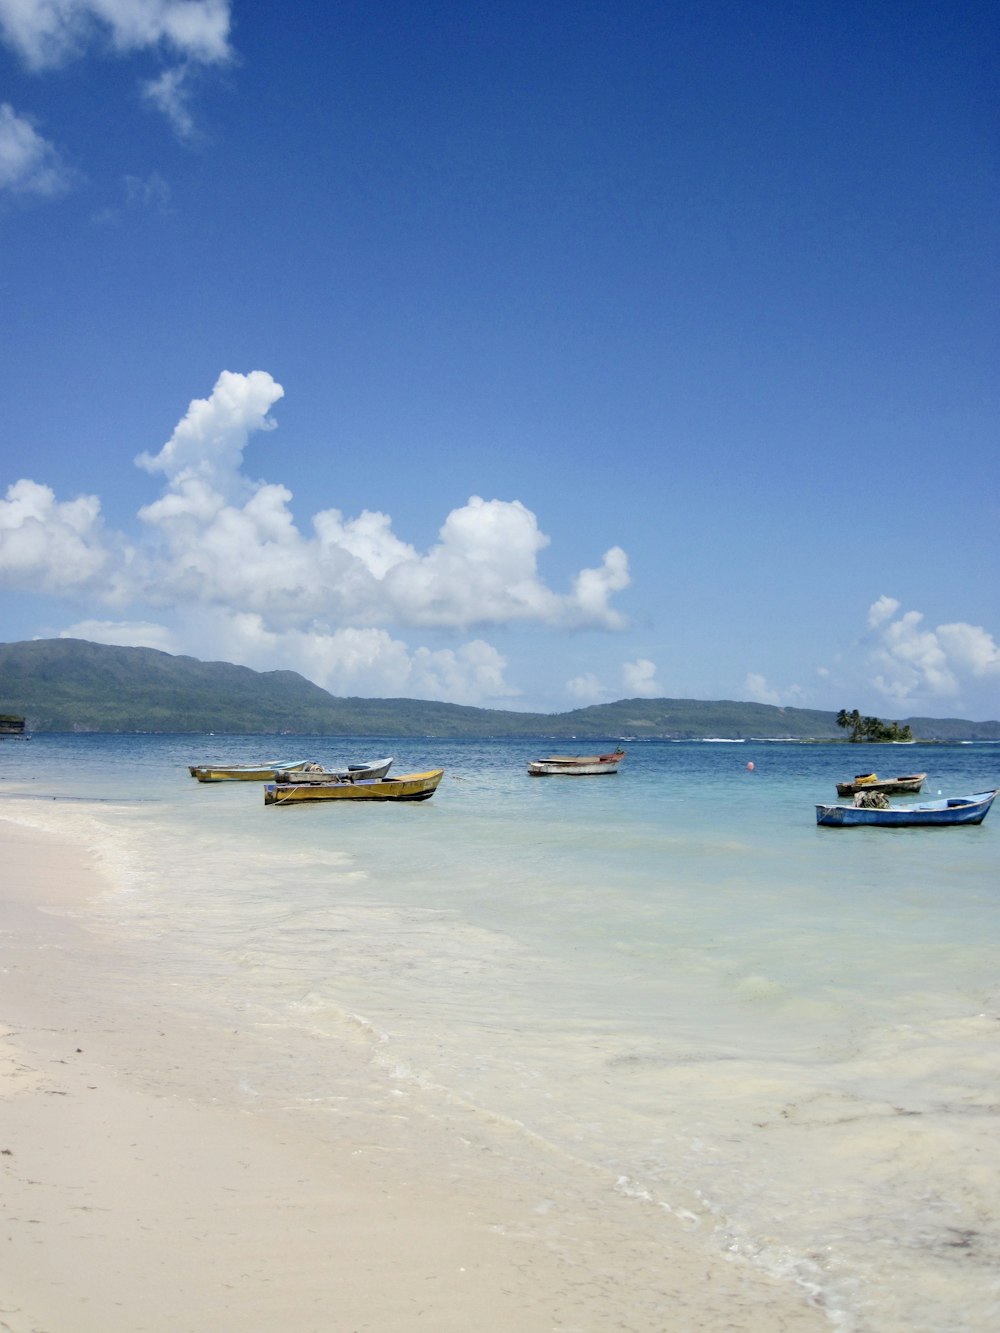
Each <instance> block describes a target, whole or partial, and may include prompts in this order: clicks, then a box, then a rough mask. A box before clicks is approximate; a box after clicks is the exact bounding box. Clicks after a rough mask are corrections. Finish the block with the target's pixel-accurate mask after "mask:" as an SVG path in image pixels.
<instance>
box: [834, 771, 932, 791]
mask: <svg viewBox="0 0 1000 1333" xmlns="http://www.w3.org/2000/svg"><path fill="white" fill-rule="evenodd" d="M926 779H927V774H926V773H904V774H903V775H902V776H900V777H898V778H880V777H879V776H878V774H877V773H857V774H855V777H854V781H853V782H838V783H837V795H838V796H856V795H857V793H858V792H859V791H881V792H884V793H885V794H886V796H899V795H901V794H902V793H903V792H918V791H919V790H920V788H921V787H922V786H923V785H924V782H925V781H926Z"/></svg>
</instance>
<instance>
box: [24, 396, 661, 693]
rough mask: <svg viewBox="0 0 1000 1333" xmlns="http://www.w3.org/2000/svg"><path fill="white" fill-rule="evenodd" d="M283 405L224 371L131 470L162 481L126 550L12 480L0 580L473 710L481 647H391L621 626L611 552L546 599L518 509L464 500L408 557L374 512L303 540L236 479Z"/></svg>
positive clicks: (287, 499) (219, 647)
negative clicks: (409, 638) (422, 637)
mask: <svg viewBox="0 0 1000 1333" xmlns="http://www.w3.org/2000/svg"><path fill="white" fill-rule="evenodd" d="M282 394H283V390H282V388H281V385H279V384H277V383H276V382H275V380H274V379H273V378H272V377H271V376H270V375H269V374H267V373H266V372H265V371H254V372H252V373H250V374H247V375H243V374H237V373H235V372H230V371H225V372H223V374H221V375H220V376H219V378H218V380H217V382H216V384H215V386H214V388H213V390H212V393H211V394H210V395H209V397H208V398H205V399H195V400H194V401H193V402H192V403H191V404H190V405H189V407H188V409H187V412H186V413H185V415H184V416H183V418H182V419H181V420H180V422H179V423H178V425H177V426H176V428H175V429H174V431H173V432H172V433H171V435H170V438H169V439H168V440H167V442H166V443H165V444H164V445H163V446H162V448H161V449H159V451H158V452H156V453H155V454H151V453H142V454H140V455H139V456H138V457H137V458H136V460H135V461H136V463H137V465H138V466H140V467H141V468H142V469H144V470H145V471H147V472H148V473H150V474H151V475H154V476H155V475H160V476H162V478H163V479H164V485H163V489H162V491H161V494H160V496H159V497H158V498H157V499H155V500H153V501H152V502H151V503H150V504H148V505H146V506H144V507H143V508H141V509H140V510H139V518H140V520H141V522H142V524H143V525H144V529H145V535H144V538H143V539H142V540H141V541H140V542H138V543H135V544H129V543H127V542H126V541H125V540H124V539H123V538H121V537H120V536H118V535H117V534H114V533H110V534H109V533H106V532H105V531H104V529H103V526H102V525H101V523H100V505H99V502H98V500H97V498H96V497H93V496H91V497H83V498H82V499H80V500H76V501H71V502H69V503H67V504H60V503H59V502H57V501H56V498H55V496H54V494H53V492H52V491H51V490H49V489H48V488H47V487H44V486H39V485H38V484H37V483H35V482H32V481H21V482H18V483H17V485H16V486H14V487H12V488H11V490H10V491H9V492H8V499H7V501H6V502H5V503H2V504H0V583H2V582H4V581H6V582H7V583H8V584H9V585H10V586H16V587H19V588H23V589H26V590H29V591H36V592H54V591H60V592H63V593H65V594H67V595H72V594H73V593H78V594H79V595H80V596H79V598H78V600H81V601H83V600H84V595H86V597H88V598H91V599H93V598H96V599H97V600H99V601H104V602H113V603H115V604H116V605H119V606H121V607H122V608H123V609H126V608H128V609H132V610H133V611H134V612H138V613H139V615H140V616H143V617H144V616H146V615H148V614H149V612H150V611H153V612H154V614H155V613H156V608H162V609H164V611H165V610H166V609H168V608H169V617H168V618H169V619H171V621H173V622H176V624H177V629H176V632H175V633H174V636H173V638H169V637H166V638H163V639H159V638H157V644H159V643H160V642H172V643H178V644H183V645H184V648H185V649H186V650H187V651H191V647H192V645H194V646H195V651H196V652H197V655H198V656H199V657H204V656H205V655H206V653H215V654H217V655H219V656H222V657H226V658H228V659H229V660H233V661H240V662H244V663H246V664H247V665H259V666H261V667H273V666H275V665H287V666H289V667H292V668H293V669H296V670H300V671H301V672H302V673H303V674H304V675H307V676H308V677H309V678H310V679H313V680H315V681H317V683H320V684H323V685H325V686H326V687H327V688H334V689H336V690H337V692H340V693H350V692H352V691H353V692H356V693H369V694H372V693H374V694H379V693H388V694H393V693H396V694H407V695H410V696H412V697H428V698H436V697H437V698H440V697H445V698H449V699H451V700H452V701H455V702H470V703H471V702H474V701H475V702H479V701H482V700H487V699H489V700H503V699H505V698H510V697H511V696H512V695H513V694H514V693H515V691H514V690H513V689H512V687H511V686H509V685H508V684H507V683H506V681H505V679H504V671H505V669H506V665H507V664H506V661H505V659H504V658H503V657H502V656H501V654H500V653H499V652H498V651H497V649H496V648H495V647H493V646H492V645H490V644H489V643H487V642H485V641H484V640H483V639H482V638H479V637H473V638H471V639H470V640H469V641H467V642H464V643H460V644H453V643H449V644H448V645H447V646H445V647H440V646H439V647H435V648H432V647H427V646H418V647H411V646H408V645H407V644H406V643H404V642H402V641H401V640H400V639H399V638H398V637H394V634H398V633H399V631H400V630H406V629H410V630H413V629H418V630H426V631H431V632H443V633H447V634H449V635H450V634H456V633H462V632H468V631H471V630H473V629H475V628H476V627H478V626H483V625H512V624H516V623H527V624H535V625H537V626H541V627H544V628H548V629H555V630H567V629H576V628H596V629H603V630H609V629H616V628H618V627H619V626H620V625H621V624H622V623H623V618H622V617H621V615H620V614H619V613H618V612H617V611H616V610H615V609H614V608H613V607H612V606H611V597H612V596H613V594H614V592H616V591H617V590H618V589H619V588H622V587H624V586H625V585H626V584H627V583H628V579H629V575H628V561H627V558H626V556H625V553H624V552H623V551H622V550H621V549H620V548H619V547H613V548H612V549H611V550H610V551H608V552H607V553H606V554H605V555H604V557H603V559H602V561H601V563H600V565H599V566H597V567H595V568H593V569H585V570H583V571H581V572H580V573H578V574H577V575H576V576H575V578H573V579H572V580H571V583H570V589H569V591H568V592H557V591H555V590H553V589H552V588H550V587H549V586H548V584H547V583H546V582H545V580H544V578H543V576H542V573H541V570H540V569H539V564H538V562H539V557H540V555H541V553H542V552H543V551H544V550H545V548H546V547H547V546H548V545H549V538H548V537H547V536H546V535H545V533H543V532H542V531H541V529H540V527H539V524H538V520H537V518H536V516H535V515H534V514H533V513H532V512H531V510H529V509H528V508H527V507H526V506H525V505H524V504H522V503H521V502H520V501H519V500H509V501H508V500H500V499H491V500H486V499H483V498H481V497H479V496H472V497H470V499H469V501H468V502H467V503H466V504H465V505H462V506H460V507H459V508H457V509H454V510H452V511H451V513H449V514H448V515H447V516H446V517H445V520H444V522H443V523H442V525H441V528H440V530H439V533H438V539H437V541H436V542H434V544H433V545H432V546H431V547H430V548H429V549H428V550H426V551H423V552H422V551H420V550H418V549H417V548H416V547H414V546H413V545H411V544H410V543H408V542H406V541H404V540H403V539H402V538H400V537H398V536H397V535H396V534H395V532H394V531H393V527H392V520H391V518H390V517H389V516H388V515H387V514H382V513H378V512H376V511H370V510H365V511H363V512H362V513H361V514H360V515H358V516H357V517H353V518H349V517H345V516H344V515H343V514H342V513H341V512H340V511H339V510H337V509H332V508H331V509H324V510H321V511H320V512H318V513H316V514H314V516H313V517H312V520H311V524H310V525H309V526H307V527H305V528H302V527H300V526H299V525H298V524H297V522H296V519H295V515H294V514H293V511H292V499H293V497H292V494H291V492H290V491H289V490H287V489H286V488H285V487H284V486H282V485H281V484H280V483H276V482H264V481H257V482H254V481H251V480H250V479H249V478H248V477H247V476H246V475H245V473H244V471H243V467H242V465H243V455H244V451H245V449H246V447H247V444H248V442H249V441H250V439H251V438H252V437H253V435H254V434H255V433H256V432H259V431H265V430H271V429H273V428H274V425H275V423H274V421H273V420H272V418H271V416H270V415H269V413H270V409H271V408H272V407H273V406H274V404H275V403H276V402H278V400H279V399H280V398H281V397H282ZM271 456H272V457H277V456H278V455H277V454H274V453H273V452H272V455H271ZM88 623H89V624H92V625H94V626H95V635H94V637H97V638H98V639H99V640H100V641H105V642H108V641H111V639H110V638H109V636H111V635H119V634H122V635H124V634H126V633H127V632H128V631H127V630H125V629H122V630H120V631H119V629H116V627H115V626H114V625H113V624H112V623H111V622H108V621H103V620H100V619H99V618H96V617H95V618H91V617H89V616H88V619H87V621H82V622H81V624H88ZM136 624H137V625H138V628H137V629H136V630H135V632H136V633H141V634H143V635H144V636H145V638H144V640H143V641H149V640H150V636H154V635H157V633H158V631H157V627H156V626H155V625H153V623H152V621H151V620H145V619H142V620H139V619H138V618H137V621H136ZM163 634H164V635H167V631H165V630H164V631H163ZM116 641H118V640H116ZM209 645H214V646H211V647H210V646H209ZM637 665H638V664H637ZM639 669H640V673H641V672H642V668H641V666H640V668H639ZM642 680H644V681H646V682H647V684H648V680H649V676H648V674H646V675H642Z"/></svg>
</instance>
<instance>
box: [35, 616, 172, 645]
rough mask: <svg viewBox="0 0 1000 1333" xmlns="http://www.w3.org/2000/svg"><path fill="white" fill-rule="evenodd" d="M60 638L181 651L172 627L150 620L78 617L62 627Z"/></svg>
mask: <svg viewBox="0 0 1000 1333" xmlns="http://www.w3.org/2000/svg"><path fill="white" fill-rule="evenodd" d="M58 637H59V638H60V639H86V640H87V641H88V643H107V644H111V645H113V646H116V647H119V648H159V650H160V651H161V652H164V653H176V652H178V651H179V649H178V647H177V640H176V637H175V636H174V634H173V633H172V631H170V630H169V629H167V628H166V627H165V626H163V625H154V624H153V623H152V622H151V621H148V620H78V621H77V622H76V624H75V625H70V626H69V627H68V628H67V629H64V630H60V632H59V635H58Z"/></svg>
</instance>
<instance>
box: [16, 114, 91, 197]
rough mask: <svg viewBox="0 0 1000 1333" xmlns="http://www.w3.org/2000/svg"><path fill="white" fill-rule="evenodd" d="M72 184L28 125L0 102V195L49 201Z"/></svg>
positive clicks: (56, 157) (48, 147)
mask: <svg viewBox="0 0 1000 1333" xmlns="http://www.w3.org/2000/svg"><path fill="white" fill-rule="evenodd" d="M73 180H74V175H73V173H72V172H71V171H70V170H69V169H68V168H67V167H66V166H65V165H64V163H63V162H62V160H61V159H60V157H59V154H58V153H57V152H56V150H55V148H54V147H53V146H52V144H51V143H49V141H48V140H47V139H43V138H42V136H41V135H40V134H39V133H38V131H37V130H36V129H35V127H34V125H33V123H32V121H31V120H30V119H29V118H28V117H27V116H19V115H18V114H17V113H16V112H15V110H14V108H13V107H12V106H11V105H10V103H9V102H0V193H2V192H4V191H6V192H8V193H9V194H19V195H37V196H40V197H42V198H52V197H53V196H55V195H58V194H63V193H64V192H65V191H66V190H68V189H70V187H71V186H72V184H73Z"/></svg>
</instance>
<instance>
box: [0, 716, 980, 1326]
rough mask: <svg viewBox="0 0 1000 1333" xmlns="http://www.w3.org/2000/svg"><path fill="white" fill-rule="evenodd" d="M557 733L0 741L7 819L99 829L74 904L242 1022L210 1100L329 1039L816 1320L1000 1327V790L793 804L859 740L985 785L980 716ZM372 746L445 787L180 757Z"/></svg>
mask: <svg viewBox="0 0 1000 1333" xmlns="http://www.w3.org/2000/svg"><path fill="white" fill-rule="evenodd" d="M558 748H559V749H561V750H566V749H572V748H575V747H573V746H567V745H566V743H565V742H560V743H559V746H558ZM583 748H592V747H583ZM547 749H548V747H547V746H546V745H545V744H544V743H543V744H542V745H539V744H538V743H536V742H531V743H526V742H524V743H522V742H492V741H491V742H486V741H484V742H474V741H463V742H441V741H430V740H428V741H423V742H421V741H414V740H406V741H393V740H386V739H385V738H381V739H375V738H373V739H371V740H367V741H357V740H354V741H350V742H346V741H345V742H337V741H335V740H331V739H330V738H322V739H319V738H309V737H306V738H301V737H296V738H288V737H286V738H283V739H282V741H281V743H280V745H279V746H278V747H275V744H274V738H273V737H272V738H266V739H261V738H253V737H243V738H223V737H214V738H213V737H207V736H205V737H153V736H114V737H113V736H37V737H35V738H34V740H32V741H31V742H30V743H23V742H4V743H2V744H0V814H2V815H3V816H4V817H7V818H12V819H14V820H17V821H18V822H22V823H26V824H29V825H32V826H34V827H39V828H52V829H58V830H60V831H62V832H64V833H65V832H70V833H73V834H76V835H79V836H80V837H82V838H83V839H85V841H86V842H87V844H88V845H89V846H91V847H93V848H94V849H95V850H96V851H97V853H98V855H99V857H100V859H101V861H102V864H103V866H104V868H105V870H106V871H107V873H108V875H109V876H110V881H111V884H112V886H113V888H112V891H111V892H110V893H109V894H107V895H105V896H104V897H102V898H101V899H99V900H98V901H96V902H95V903H93V904H92V905H91V906H90V907H88V909H87V910H88V921H89V922H90V924H91V925H92V926H93V928H94V929H98V930H100V931H102V932H104V933H105V934H106V935H108V936H109V937H111V938H112V939H115V940H119V941H121V942H122V943H125V944H127V952H128V956H129V957H130V958H131V959H132V960H133V966H134V967H135V970H136V977H137V978H138V977H139V976H140V975H141V974H142V973H143V972H145V973H146V974H147V975H148V970H149V969H151V968H152V969H155V971H156V974H157V976H158V978H159V980H160V981H162V982H163V983H164V984H165V985H166V986H171V985H173V986H174V987H175V988H176V990H177V993H178V996H179V997H182V998H179V999H178V1004H179V1005H180V1004H183V1005H184V1006H185V1007H186V1008H187V1009H188V1010H189V1011H192V1012H195V1013H198V1014H200V1015H202V1016H203V1017H204V1018H205V1019H206V1020H210V1021H217V1022H219V1023H220V1024H226V1023H228V1024H230V1025H231V1024H232V1023H233V1020H234V1016H238V1017H239V1020H240V1022H241V1023H243V1024H244V1025H246V1024H252V1025H253V1026H254V1027H255V1029H256V1031H257V1032H258V1034H260V1035H261V1043H262V1044H261V1047H260V1050H262V1051H264V1052H265V1053H266V1052H268V1051H269V1052H270V1056H268V1055H266V1054H265V1055H263V1056H262V1055H260V1054H258V1055H257V1056H255V1058H254V1061H253V1063H252V1066H250V1067H247V1066H246V1065H244V1064H237V1061H236V1057H235V1056H234V1062H233V1067H232V1068H231V1069H229V1070H221V1071H219V1072H218V1078H219V1080H220V1086H221V1085H223V1084H225V1083H227V1082H228V1083H229V1084H230V1085H231V1088H230V1091H231V1093H232V1095H233V1096H237V1097H242V1098H244V1099H245V1100H246V1101H247V1102H248V1103H254V1102H256V1103H259V1104H262V1105H268V1104H271V1103H275V1104H277V1103H278V1102H280V1103H281V1104H282V1105H283V1106H286V1107H287V1106H288V1105H289V1104H290V1102H291V1103H294V1102H295V1101H296V1100H300V1101H301V1103H302V1104H303V1105H306V1104H309V1105H312V1106H316V1105H322V1104H323V1100H324V1098H326V1097H328V1096H329V1095H330V1087H329V1066H330V1063H331V1061H330V1060H329V1058H328V1057H329V1050H330V1044H331V1043H335V1042H342V1041H343V1040H344V1039H345V1037H346V1036H349V1037H350V1040H351V1041H352V1042H354V1043H356V1044H357V1043H361V1044H362V1046H363V1047H364V1046H367V1048H368V1052H369V1055H370V1059H371V1061H373V1062H375V1063H376V1064H377V1065H378V1067H379V1068H380V1069H381V1070H382V1071H383V1072H384V1073H385V1074H386V1075H387V1076H388V1077H389V1078H390V1080H392V1081H395V1082H396V1083H397V1084H398V1085H399V1086H406V1085H408V1084H418V1085H420V1086H421V1087H422V1088H424V1089H426V1090H428V1091H429V1093H431V1094H433V1095H434V1096H438V1097H440V1098H441V1099H442V1100H448V1099H451V1100H452V1101H454V1102H455V1103H458V1102H460V1103H461V1104H462V1105H463V1106H464V1107H465V1108H468V1109H471V1110H472V1111H473V1112H474V1113H477V1114H479V1113H481V1114H482V1115H484V1116H489V1117H491V1118H493V1119H494V1120H496V1121H498V1122H502V1123H503V1124H504V1125H505V1126H507V1127H508V1128H509V1129H510V1130H511V1131H512V1132H514V1133H516V1134H520V1135H523V1136H524V1137H525V1138H530V1139H531V1140H532V1141H533V1142H535V1143H538V1144H541V1145H544V1146H545V1147H546V1148H547V1149H551V1150H552V1151H553V1152H557V1153H562V1154H564V1155H565V1157H566V1159H567V1161H574V1162H577V1163H583V1164H585V1165H586V1166H587V1167H588V1168H591V1169H596V1170H597V1171H598V1172H599V1173H603V1175H604V1177H605V1178H606V1179H607V1181H608V1182H609V1188H613V1189H615V1190H617V1191H619V1192H620V1193H623V1194H626V1195H629V1196H631V1197H633V1198H634V1200H635V1206H636V1208H637V1209H645V1210H646V1213H647V1215H648V1216H649V1219H650V1221H649V1225H650V1226H651V1227H653V1226H656V1225H658V1218H662V1216H663V1214H662V1212H661V1211H660V1209H669V1210H670V1211H671V1212H673V1213H675V1214H678V1215H681V1216H682V1217H684V1218H685V1219H687V1221H688V1223H689V1224H690V1225H691V1226H692V1227H697V1228H700V1230H701V1231H702V1232H703V1234H704V1236H705V1238H706V1244H708V1245H711V1246H714V1247H716V1248H719V1249H721V1250H724V1251H727V1252H729V1253H732V1254H738V1255H740V1256H743V1257H744V1258H745V1259H746V1260H747V1261H749V1262H751V1263H753V1264H755V1265H758V1266H760V1267H761V1268H763V1269H765V1270H767V1271H768V1272H771V1273H776V1274H781V1275H784V1276H786V1277H787V1278H788V1279H789V1280H793V1281H797V1282H800V1283H802V1284H803V1285H804V1286H805V1287H806V1288H808V1289H809V1290H810V1291H811V1292H812V1293H814V1295H815V1297H816V1299H817V1300H818V1301H819V1302H820V1303H822V1305H823V1307H824V1309H825V1310H826V1311H827V1313H828V1315H829V1318H830V1321H831V1326H832V1327H835V1328H837V1329H841V1330H852V1331H856V1333H895V1330H899V1331H900V1333H902V1331H903V1330H906V1331H907V1333H913V1330H922V1331H924V1333H930V1331H931V1330H933V1331H935V1333H959V1331H961V1333H971V1331H977V1333H978V1331H979V1330H983V1333H985V1331H986V1330H993V1329H995V1328H997V1327H1000V1286H998V1274H1000V1165H998V1160H1000V1153H998V1152H997V1142H998V1133H997V1130H998V1127H1000V1126H998V1117H1000V1092H998V1089H1000V1026H998V1023H1000V962H998V960H1000V910H998V909H1000V814H998V813H997V812H996V811H994V812H993V813H992V814H991V816H990V818H989V819H987V821H986V823H985V824H983V825H982V826H980V827H979V828H965V829H961V828H959V829H940V830H921V829H917V830H872V829H846V830H829V829H820V828H818V827H817V826H816V824H815V816H814V810H813V807H814V804H815V803H816V802H817V801H830V800H833V799H835V796H836V793H835V787H834V783H835V781H836V780H838V779H843V778H845V777H849V776H851V775H852V774H853V773H855V772H863V771H868V770H872V769H874V770H876V771H878V772H879V773H880V774H882V775H889V774H893V773H900V772H911V771H916V770H926V771H927V773H928V775H929V776H928V781H927V783H926V786H925V790H924V795H925V797H926V796H933V795H936V794H937V793H938V791H941V792H942V793H945V794H962V793H966V792H973V791H981V790H986V789H989V788H992V787H995V786H997V785H1000V746H993V745H961V746H926V747H925V746H919V745H917V746H905V747H862V746H846V745H818V746H809V745H796V744H791V743H788V744H786V743H756V742H747V743H743V744H735V743H700V744H699V743H681V744H667V743H662V744H660V743H652V744H636V745H633V746H631V748H630V751H629V754H628V756H627V758H626V760H625V762H624V764H623V766H622V770H621V772H620V773H619V775H618V776H616V777H603V778H592V779H575V780H574V779H558V778H553V779H531V778H528V776H527V774H526V771H525V765H526V763H527V760H528V759H530V758H534V757H538V756H539V755H540V754H544V753H546V752H547ZM386 754H393V755H394V756H395V759H396V763H395V771H397V772H403V771H408V770H412V769H423V768H427V767H432V766H442V767H444V769H445V770H446V776H445V778H444V781H443V782H442V785H441V787H440V788H439V789H438V792H437V794H436V795H435V797H434V798H433V800H431V801H428V802H425V803H422V804H419V805H404V806H393V805H381V804H376V805H366V806H351V805H348V806H340V805H338V806H326V805H316V806H306V807H298V808H275V807H265V806H264V805H263V792H262V788H261V787H260V786H259V785H256V784H222V785H215V786H205V785H202V784H198V783H196V782H194V781H193V780H192V779H191V778H190V777H189V776H188V773H187V765H188V764H189V763H193V762H204V761H207V760H212V759H217V760H220V761H227V760H228V761H231V762H240V761H251V760H257V759H261V758H272V757H277V758H284V759H287V760H292V759H295V758H316V759H320V760H324V761H329V762H331V763H332V762H338V761H352V762H353V761H357V760H363V759H369V758H377V757H379V756H381V755H386ZM750 761H752V763H753V765H754V768H753V770H752V771H750V770H749V769H748V767H747V765H748V763H749V762H750ZM291 1050H294V1052H295V1057H296V1058H295V1060H294V1062H293V1066H294V1067H293V1068H290V1067H289V1063H290V1062H289V1059H288V1052H289V1051H291ZM651 1205H652V1206H651Z"/></svg>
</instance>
